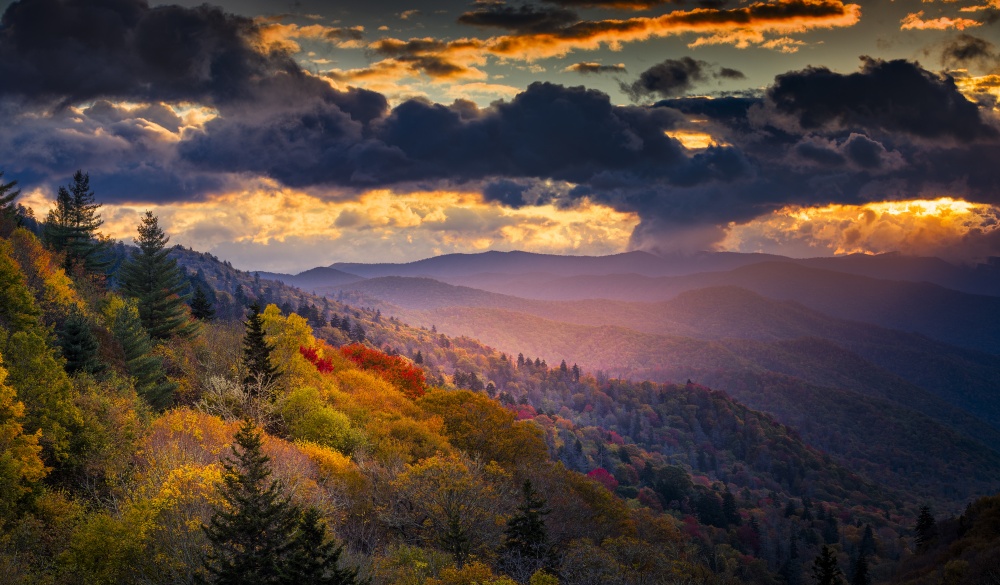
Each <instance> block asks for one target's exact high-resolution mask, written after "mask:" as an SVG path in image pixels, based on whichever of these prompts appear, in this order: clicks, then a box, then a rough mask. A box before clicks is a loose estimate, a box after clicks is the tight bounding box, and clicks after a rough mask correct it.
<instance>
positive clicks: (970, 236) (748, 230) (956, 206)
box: [719, 197, 1000, 260]
mask: <svg viewBox="0 0 1000 585" xmlns="http://www.w3.org/2000/svg"><path fill="white" fill-rule="evenodd" d="M998 236H1000V208H998V207H995V206H992V205H986V204H981V203H970V202H968V201H962V200H959V199H952V198H949V197H943V198H939V199H934V200H922V199H921V200H912V201H892V202H879V203H868V204H865V205H827V206H824V207H800V206H788V207H784V208H782V209H779V210H777V211H775V212H773V213H771V214H768V215H765V216H761V217H759V218H757V219H755V220H753V221H751V222H748V223H746V224H743V225H732V226H730V227H729V233H728V234H727V236H726V238H725V239H724V240H723V241H722V243H721V244H720V245H719V247H720V248H721V249H725V250H732V251H740V252H776V253H782V254H789V255H795V256H816V255H824V254H830V253H833V254H854V253H864V254H880V253H885V252H896V251H898V252H903V253H907V254H914V255H928V256H943V257H946V258H949V257H950V258H954V259H962V260H965V259H969V258H970V254H971V255H975V254H977V253H982V254H983V255H987V254H989V252H988V246H985V245H984V246H983V247H982V248H977V246H976V242H977V241H979V242H983V243H988V242H989V241H993V240H995V239H996V238H997V237H998Z"/></svg>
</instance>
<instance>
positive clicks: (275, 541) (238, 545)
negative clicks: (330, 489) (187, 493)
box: [202, 420, 301, 585]
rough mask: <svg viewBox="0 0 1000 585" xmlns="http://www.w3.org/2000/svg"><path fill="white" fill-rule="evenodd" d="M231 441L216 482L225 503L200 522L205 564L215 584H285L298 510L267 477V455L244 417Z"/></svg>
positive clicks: (279, 484)
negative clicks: (219, 480) (207, 520)
mask: <svg viewBox="0 0 1000 585" xmlns="http://www.w3.org/2000/svg"><path fill="white" fill-rule="evenodd" d="M233 440H234V444H233V446H232V454H231V455H230V456H229V457H227V458H226V459H225V461H224V463H223V469H224V470H225V471H224V475H223V477H222V485H221V486H220V487H219V495H220V496H221V497H222V500H223V502H224V504H223V505H221V506H219V507H217V508H216V509H215V514H214V515H213V516H212V519H211V522H210V523H209V525H208V526H203V527H202V528H203V530H204V532H205V535H206V536H207V537H208V541H209V544H210V545H211V549H210V551H209V552H208V553H207V554H206V555H205V558H204V566H205V569H206V570H207V571H208V573H209V575H211V576H212V577H213V581H214V582H215V583H216V584H218V585H277V584H284V583H288V582H289V581H287V580H286V575H287V574H289V573H290V567H289V557H290V556H291V554H292V553H293V551H294V548H295V545H294V542H295V541H294V534H295V531H296V528H297V525H298V520H299V516H300V514H299V512H298V510H297V509H296V508H295V506H293V505H292V503H291V502H290V501H289V499H288V498H287V497H286V496H285V495H284V493H283V488H282V485H281V483H280V482H279V481H277V480H272V479H270V477H271V469H270V466H269V465H268V462H269V461H270V458H269V457H267V456H266V455H264V454H263V453H262V452H261V435H260V433H258V432H257V430H256V429H255V428H254V425H253V423H251V422H250V421H249V420H248V421H246V422H244V423H243V426H242V427H240V430H239V431H238V432H237V433H236V435H235V436H234V437H233ZM300 552H301V549H300Z"/></svg>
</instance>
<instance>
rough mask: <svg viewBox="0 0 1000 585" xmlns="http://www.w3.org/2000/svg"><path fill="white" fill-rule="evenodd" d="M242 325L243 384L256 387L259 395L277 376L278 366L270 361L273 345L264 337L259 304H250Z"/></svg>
mask: <svg viewBox="0 0 1000 585" xmlns="http://www.w3.org/2000/svg"><path fill="white" fill-rule="evenodd" d="M243 325H244V328H245V333H244V334H243V367H244V368H245V369H246V375H245V376H244V377H243V384H244V385H245V386H247V387H248V388H254V389H256V392H257V395H258V397H259V394H260V391H261V390H263V389H267V388H269V387H270V385H271V384H272V383H273V382H274V381H275V380H276V379H277V377H278V368H277V367H275V366H274V365H273V364H272V363H271V352H272V351H274V346H273V345H271V344H269V343H268V342H267V339H266V338H265V337H264V319H263V318H262V317H261V314H260V305H259V304H257V303H253V304H252V305H250V313H249V314H248V315H247V320H246V321H245V322H244V323H243Z"/></svg>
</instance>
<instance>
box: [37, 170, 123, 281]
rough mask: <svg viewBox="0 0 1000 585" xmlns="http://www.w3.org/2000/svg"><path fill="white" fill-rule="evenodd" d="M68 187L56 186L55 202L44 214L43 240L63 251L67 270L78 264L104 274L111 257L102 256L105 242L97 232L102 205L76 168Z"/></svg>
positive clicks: (84, 174) (91, 272) (88, 270)
mask: <svg viewBox="0 0 1000 585" xmlns="http://www.w3.org/2000/svg"><path fill="white" fill-rule="evenodd" d="M67 187H68V189H67ZM67 187H59V191H58V193H57V195H56V206H55V208H54V209H52V211H50V212H49V214H48V216H47V217H46V218H45V228H44V229H45V231H44V237H45V241H46V242H47V243H48V244H49V245H50V246H52V248H53V249H55V250H57V251H59V252H62V253H63V254H64V255H65V258H66V260H65V262H64V268H65V269H66V271H67V272H70V271H72V270H73V268H74V267H79V268H81V269H82V270H84V271H85V272H87V273H89V274H98V275H104V273H105V272H106V271H107V269H108V267H110V265H111V260H110V259H109V258H106V257H105V255H106V254H105V251H106V250H107V247H108V246H107V243H106V242H105V241H104V240H102V239H101V238H100V234H99V233H98V232H97V228H99V227H101V225H103V224H104V220H103V219H101V216H100V214H98V213H97V210H98V209H100V207H101V205H100V204H99V203H95V202H94V192H93V191H91V190H90V175H89V174H87V173H84V172H83V171H81V170H77V171H76V173H75V174H74V175H73V180H72V182H70V184H69V185H68V186H67Z"/></svg>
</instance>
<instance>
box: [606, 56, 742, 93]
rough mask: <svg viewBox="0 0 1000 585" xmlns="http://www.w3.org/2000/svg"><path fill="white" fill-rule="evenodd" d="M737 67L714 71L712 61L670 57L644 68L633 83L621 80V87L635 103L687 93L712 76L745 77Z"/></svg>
mask: <svg viewBox="0 0 1000 585" xmlns="http://www.w3.org/2000/svg"><path fill="white" fill-rule="evenodd" d="M744 77H745V76H744V75H743V73H742V72H740V71H737V70H736V69H730V68H728V67H723V68H721V69H719V70H718V71H715V70H714V69H713V68H712V66H711V65H710V64H709V63H706V62H705V61H698V60H695V59H692V58H691V57H681V58H680V59H667V60H665V61H663V62H662V63H657V64H656V65H653V66H652V67H650V68H649V69H647V70H645V71H643V72H642V73H641V74H640V75H639V78H638V79H636V80H635V81H633V82H632V83H625V82H620V83H619V87H621V90H622V91H623V92H624V93H625V94H627V95H628V96H629V98H631V99H632V101H634V102H638V101H641V100H643V99H645V98H647V97H650V96H658V97H661V98H670V97H677V96H681V95H684V94H685V93H687V92H689V91H691V90H692V89H694V87H695V86H696V85H699V84H702V83H704V82H706V81H708V80H709V78H716V79H718V78H725V79H743V78H744Z"/></svg>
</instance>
